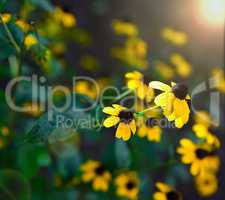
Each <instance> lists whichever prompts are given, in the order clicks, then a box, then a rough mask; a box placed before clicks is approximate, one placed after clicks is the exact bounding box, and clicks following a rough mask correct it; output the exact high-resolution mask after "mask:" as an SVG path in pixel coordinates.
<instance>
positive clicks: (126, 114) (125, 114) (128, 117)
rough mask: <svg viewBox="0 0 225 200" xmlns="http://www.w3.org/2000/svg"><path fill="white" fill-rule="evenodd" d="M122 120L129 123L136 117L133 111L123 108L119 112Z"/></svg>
mask: <svg viewBox="0 0 225 200" xmlns="http://www.w3.org/2000/svg"><path fill="white" fill-rule="evenodd" d="M119 118H120V121H121V122H123V123H126V124H129V123H130V122H131V121H132V120H133V119H134V114H133V112H131V111H127V110H122V111H120V113H119Z"/></svg>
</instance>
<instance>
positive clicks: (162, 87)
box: [149, 81, 171, 92]
mask: <svg viewBox="0 0 225 200" xmlns="http://www.w3.org/2000/svg"><path fill="white" fill-rule="evenodd" d="M149 87H151V88H153V89H157V90H161V91H164V92H170V91H171V87H170V86H169V85H167V84H165V83H162V82H159V81H152V82H150V83H149Z"/></svg>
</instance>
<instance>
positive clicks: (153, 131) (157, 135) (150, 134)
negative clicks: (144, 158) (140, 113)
mask: <svg viewBox="0 0 225 200" xmlns="http://www.w3.org/2000/svg"><path fill="white" fill-rule="evenodd" d="M138 126H139V128H138V131H137V134H138V136H139V137H141V138H143V137H147V139H148V140H149V141H153V142H160V139H161V128H160V126H159V124H158V119H156V118H152V117H151V118H148V119H147V120H143V119H142V120H141V124H138Z"/></svg>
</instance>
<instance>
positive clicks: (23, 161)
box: [18, 144, 51, 178]
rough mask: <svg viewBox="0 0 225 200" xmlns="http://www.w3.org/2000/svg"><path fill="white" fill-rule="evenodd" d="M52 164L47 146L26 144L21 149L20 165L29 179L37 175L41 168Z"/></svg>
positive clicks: (19, 153)
mask: <svg viewBox="0 0 225 200" xmlns="http://www.w3.org/2000/svg"><path fill="white" fill-rule="evenodd" d="M50 162H51V160H50V157H49V155H48V151H47V149H46V147H45V146H40V145H35V146H33V145H31V144H26V145H24V146H23V147H21V148H20V149H19V152H18V165H19V167H20V169H21V170H22V171H23V174H24V175H25V176H26V177H27V178H32V177H34V176H35V175H37V173H38V171H39V169H40V167H45V166H48V165H49V164H50Z"/></svg>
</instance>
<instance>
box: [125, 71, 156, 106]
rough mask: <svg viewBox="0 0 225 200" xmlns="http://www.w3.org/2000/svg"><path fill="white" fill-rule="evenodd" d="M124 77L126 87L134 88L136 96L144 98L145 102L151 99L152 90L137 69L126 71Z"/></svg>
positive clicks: (152, 95) (152, 96)
mask: <svg viewBox="0 0 225 200" xmlns="http://www.w3.org/2000/svg"><path fill="white" fill-rule="evenodd" d="M125 78H126V79H127V87H128V88H129V89H130V90H134V91H135V92H136V95H137V97H138V98H140V99H141V100H146V102H150V101H152V99H153V98H154V90H153V89H152V88H150V87H148V86H147V85H146V84H145V83H144V80H143V74H141V73H140V72H138V71H133V72H128V73H126V74H125Z"/></svg>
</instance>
